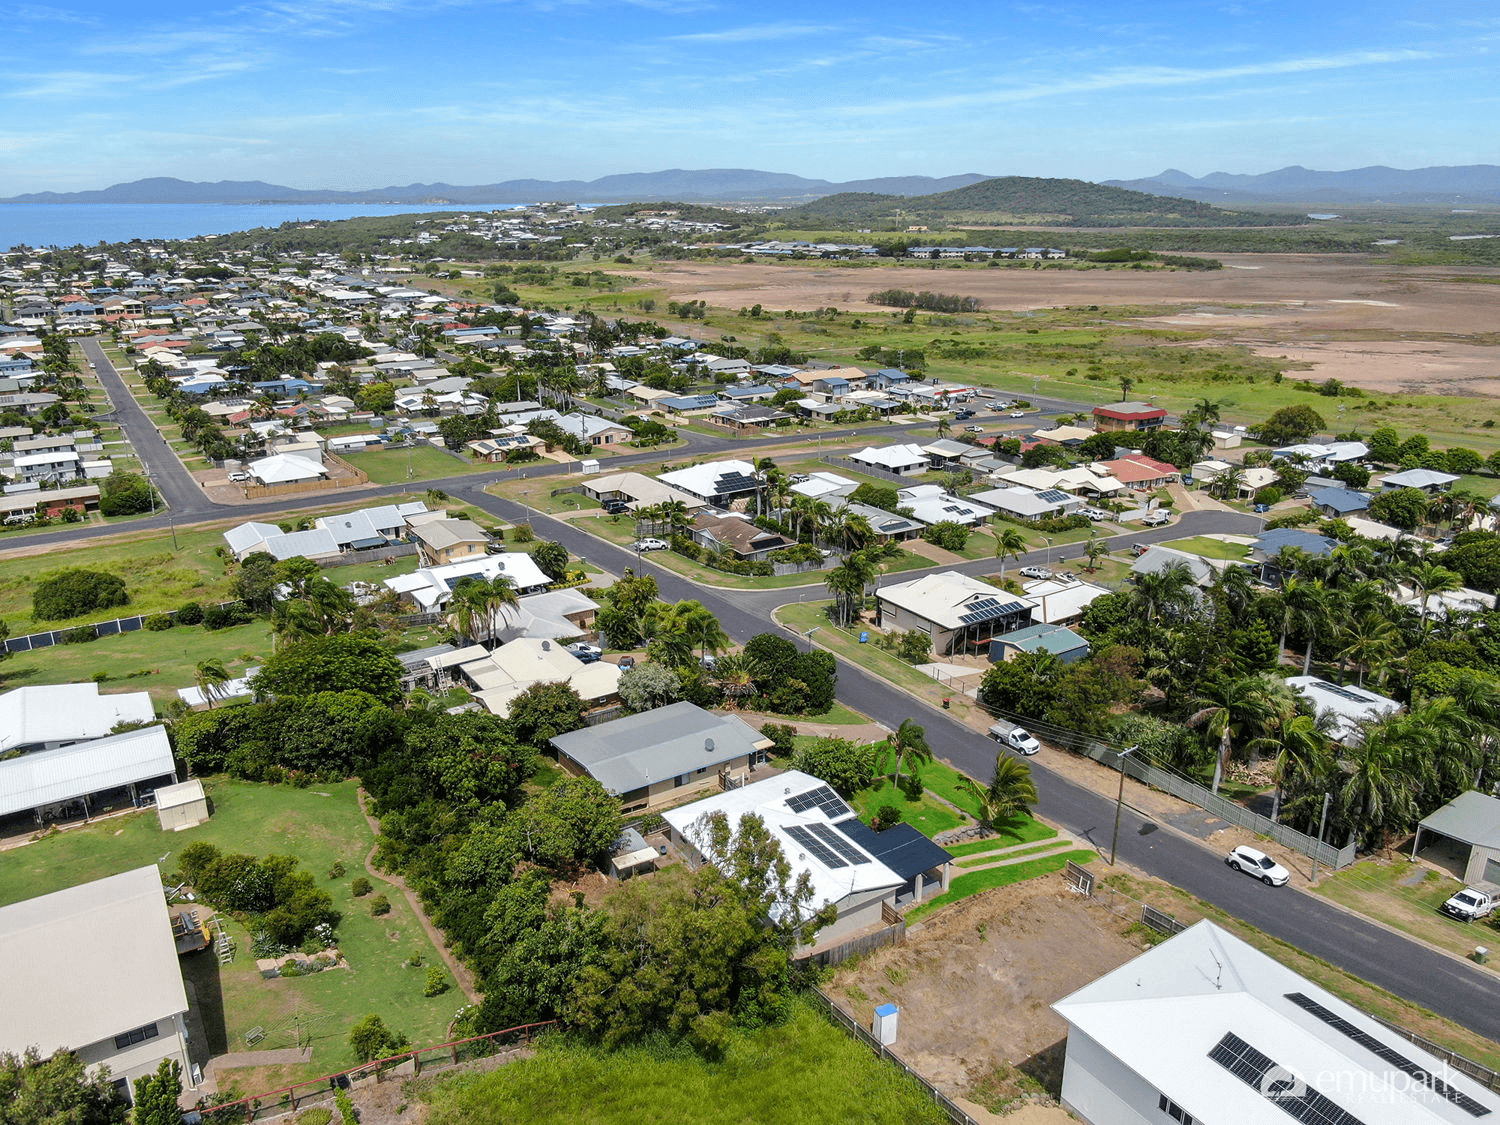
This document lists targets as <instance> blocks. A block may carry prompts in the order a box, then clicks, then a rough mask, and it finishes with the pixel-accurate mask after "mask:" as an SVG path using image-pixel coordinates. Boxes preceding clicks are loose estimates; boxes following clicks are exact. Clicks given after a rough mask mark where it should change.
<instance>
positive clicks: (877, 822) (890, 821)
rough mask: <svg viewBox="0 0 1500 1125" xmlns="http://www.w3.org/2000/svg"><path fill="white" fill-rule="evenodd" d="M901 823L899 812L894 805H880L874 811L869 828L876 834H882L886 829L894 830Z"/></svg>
mask: <svg viewBox="0 0 1500 1125" xmlns="http://www.w3.org/2000/svg"><path fill="white" fill-rule="evenodd" d="M900 823H901V810H900V809H898V808H897V807H896V806H895V805H881V806H880V808H878V809H876V810H875V816H874V818H873V819H872V820H871V821H870V827H871V828H873V829H875V831H877V832H884V831H885V830H886V829H887V828H894V827H895V826H896V825H898V824H900Z"/></svg>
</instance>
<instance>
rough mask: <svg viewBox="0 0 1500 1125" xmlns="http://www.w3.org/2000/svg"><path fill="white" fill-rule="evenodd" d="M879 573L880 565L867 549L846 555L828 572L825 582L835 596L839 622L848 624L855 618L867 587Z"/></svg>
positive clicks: (835, 613) (836, 613)
mask: <svg viewBox="0 0 1500 1125" xmlns="http://www.w3.org/2000/svg"><path fill="white" fill-rule="evenodd" d="M879 573H880V568H879V566H878V565H877V564H876V562H875V560H874V559H873V558H872V557H871V556H870V554H869V553H868V552H866V551H855V552H853V553H852V554H849V555H846V556H844V561H843V562H841V563H839V565H838V566H836V567H834V568H833V569H832V570H830V571H829V572H828V574H827V576H826V577H825V578H824V579H823V584H824V585H825V586H827V587H828V592H829V593H830V594H832V595H833V597H834V616H835V618H836V619H837V620H838V622H839V624H841V625H847V624H849V623H850V622H851V621H853V620H854V618H855V616H856V615H857V614H858V612H859V606H860V603H861V602H862V601H863V600H864V594H865V589H866V587H868V586H869V585H870V583H871V582H873V581H875V578H876V576H877V575H878V574H879Z"/></svg>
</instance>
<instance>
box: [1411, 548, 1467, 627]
mask: <svg viewBox="0 0 1500 1125" xmlns="http://www.w3.org/2000/svg"><path fill="white" fill-rule="evenodd" d="M1406 576H1407V578H1408V579H1409V580H1410V582H1411V584H1412V588H1413V590H1414V591H1415V592H1416V594H1417V596H1418V597H1419V598H1421V599H1422V601H1421V606H1422V631H1423V632H1426V631H1427V615H1428V612H1429V608H1430V607H1429V605H1428V602H1429V601H1430V599H1432V598H1433V597H1437V596H1439V595H1442V594H1448V593H1452V592H1453V591H1454V590H1459V589H1462V588H1463V584H1464V580H1463V577H1462V576H1461V575H1459V574H1457V573H1456V572H1454V571H1451V570H1449V569H1448V568H1447V567H1445V566H1439V565H1438V564H1437V563H1435V562H1429V561H1428V560H1427V559H1423V560H1422V561H1421V562H1419V563H1417V565H1416V566H1414V567H1412V568H1411V569H1410V570H1409V571H1407V575H1406Z"/></svg>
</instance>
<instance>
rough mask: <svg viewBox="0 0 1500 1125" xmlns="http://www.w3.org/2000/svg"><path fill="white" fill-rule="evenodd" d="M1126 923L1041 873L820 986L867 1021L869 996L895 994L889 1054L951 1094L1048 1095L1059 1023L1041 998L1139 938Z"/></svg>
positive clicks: (970, 903) (1134, 948)
mask: <svg viewBox="0 0 1500 1125" xmlns="http://www.w3.org/2000/svg"><path fill="white" fill-rule="evenodd" d="M1126 927H1127V921H1126V920H1125V919H1123V918H1121V917H1119V916H1117V915H1115V914H1112V913H1111V912H1110V911H1109V909H1108V908H1107V907H1106V906H1105V905H1104V902H1103V900H1101V899H1084V898H1080V897H1079V896H1078V895H1076V894H1074V893H1073V892H1072V891H1070V890H1069V889H1068V887H1067V885H1066V883H1065V882H1064V880H1063V878H1062V876H1061V875H1049V876H1046V877H1044V878H1040V879H1032V880H1028V881H1027V882H1023V883H1016V884H1013V885H1012V886H1009V887H1002V888H999V889H997V890H993V891H989V892H987V893H985V894H983V895H978V896H976V897H974V898H970V899H965V900H963V901H961V902H959V903H956V904H955V905H953V906H950V907H948V908H947V909H945V910H943V911H941V912H940V913H938V914H936V915H934V916H933V917H932V919H931V920H930V921H929V922H928V923H927V924H926V925H924V926H923V927H921V928H920V929H919V930H917V931H916V932H914V933H911V934H909V935H908V936H907V941H906V944H905V945H900V946H894V947H889V948H886V949H882V950H879V951H877V952H876V953H873V954H871V955H870V956H868V957H865V958H863V959H861V960H860V961H858V962H857V963H855V964H853V965H852V966H849V967H845V968H842V969H840V970H839V971H838V973H837V975H836V976H835V978H834V981H833V983H832V985H831V986H829V988H828V991H829V993H830V994H831V995H832V996H833V997H834V998H835V999H836V1000H838V1002H839V1003H840V1004H841V1005H842V1006H843V1007H844V1008H845V1009H846V1010H847V1011H848V1012H849V1013H850V1014H851V1015H853V1016H854V1017H855V1018H856V1019H858V1020H859V1021H860V1022H861V1023H862V1024H864V1025H865V1026H866V1027H868V1026H869V1024H870V1019H871V1016H872V1014H873V1011H874V1008H875V1006H876V1005H878V1004H884V1003H888V1002H892V1003H895V1004H897V1005H899V1006H900V1008H901V1014H900V1028H899V1037H898V1039H897V1042H896V1045H895V1050H896V1052H897V1054H899V1055H900V1056H901V1057H902V1058H903V1059H905V1060H906V1062H907V1063H908V1064H910V1065H911V1066H912V1067H914V1068H915V1069H917V1070H918V1071H920V1072H921V1073H922V1074H923V1075H925V1076H926V1077H927V1078H928V1079H929V1080H930V1081H932V1082H933V1083H934V1084H935V1085H937V1086H938V1087H939V1088H941V1089H942V1090H943V1091H944V1092H945V1093H948V1094H949V1095H950V1096H953V1095H968V1096H971V1097H973V1096H975V1093H974V1092H973V1088H974V1086H975V1084H976V1083H978V1084H979V1085H980V1092H982V1091H983V1089H984V1087H985V1086H986V1085H988V1086H989V1088H990V1091H991V1095H990V1096H989V1097H986V1098H985V1100H986V1101H990V1102H992V1103H993V1101H994V1092H995V1091H997V1090H998V1091H999V1093H1000V1095H1001V1097H1002V1098H1003V1097H1005V1096H1006V1095H1015V1096H1018V1097H1020V1098H1022V1099H1023V1100H1024V1099H1025V1098H1026V1097H1027V1092H1028V1091H1031V1092H1032V1096H1033V1097H1035V1096H1037V1095H1038V1094H1039V1092H1040V1091H1041V1090H1043V1089H1045V1090H1049V1091H1050V1092H1051V1093H1052V1094H1053V1095H1054V1096H1055V1095H1056V1093H1057V1092H1058V1090H1059V1089H1060V1088H1061V1082H1062V1057H1063V1050H1062V1041H1063V1040H1064V1038H1065V1036H1066V1035H1067V1026H1066V1024H1064V1023H1063V1021H1062V1020H1061V1019H1059V1018H1058V1017H1057V1015H1055V1014H1054V1013H1053V1012H1052V1010H1051V1008H1050V1005H1051V1004H1053V1003H1055V1002H1056V1001H1058V1000H1061V999H1062V998H1063V997H1064V996H1067V995H1068V994H1070V993H1072V992H1074V991H1075V990H1077V989H1079V988H1082V987H1083V986H1084V985H1085V984H1088V983H1089V982H1090V981H1093V980H1095V979H1096V978H1098V977H1100V976H1102V975H1104V974H1105V973H1107V972H1109V971H1110V970H1111V969H1114V968H1117V967H1118V966H1120V965H1123V964H1124V963H1125V962H1126V961H1128V960H1130V959H1131V958H1132V957H1135V956H1136V955H1137V954H1139V953H1140V952H1141V951H1142V950H1143V949H1144V948H1145V946H1144V945H1143V944H1142V942H1141V939H1140V937H1138V936H1131V935H1127V934H1126V932H1125V931H1126ZM997 1072H998V1073H997ZM1038 1108H1040V1107H1038ZM1065 1119H1066V1118H1065V1117H1059V1118H1058V1120H1065ZM1038 1120H1041V1118H1038ZM1048 1120H1050V1118H1048Z"/></svg>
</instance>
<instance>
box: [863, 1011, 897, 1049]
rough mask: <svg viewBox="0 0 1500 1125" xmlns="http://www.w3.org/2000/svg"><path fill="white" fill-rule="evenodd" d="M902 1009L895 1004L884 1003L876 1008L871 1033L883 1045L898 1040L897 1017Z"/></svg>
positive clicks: (888, 1044)
mask: <svg viewBox="0 0 1500 1125" xmlns="http://www.w3.org/2000/svg"><path fill="white" fill-rule="evenodd" d="M900 1012H901V1009H900V1008H898V1007H896V1005H894V1004H882V1005H880V1007H878V1008H876V1009H875V1018H874V1020H872V1021H871V1024H870V1034H871V1035H873V1036H875V1038H876V1039H877V1040H879V1041H880V1045H881V1046H882V1047H890V1046H893V1045H894V1044H895V1042H896V1017H897V1016H898V1015H899V1014H900Z"/></svg>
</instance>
